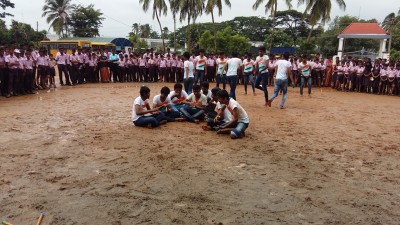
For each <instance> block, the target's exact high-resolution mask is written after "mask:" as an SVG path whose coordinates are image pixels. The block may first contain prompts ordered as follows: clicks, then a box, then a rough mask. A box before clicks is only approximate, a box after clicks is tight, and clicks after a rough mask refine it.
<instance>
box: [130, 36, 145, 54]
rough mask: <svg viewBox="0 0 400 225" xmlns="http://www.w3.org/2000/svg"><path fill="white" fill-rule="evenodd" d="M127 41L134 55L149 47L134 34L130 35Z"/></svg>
mask: <svg viewBox="0 0 400 225" xmlns="http://www.w3.org/2000/svg"><path fill="white" fill-rule="evenodd" d="M129 41H131V42H132V44H133V47H134V49H135V52H136V53H143V52H145V51H146V49H147V48H148V47H149V45H148V44H147V42H146V41H145V40H144V39H142V38H140V37H139V36H138V35H135V34H131V35H130V36H129Z"/></svg>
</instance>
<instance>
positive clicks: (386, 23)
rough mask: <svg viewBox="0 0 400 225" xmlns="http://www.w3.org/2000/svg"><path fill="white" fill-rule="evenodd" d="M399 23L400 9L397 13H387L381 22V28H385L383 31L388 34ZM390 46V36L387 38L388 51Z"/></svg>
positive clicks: (391, 32)
mask: <svg viewBox="0 0 400 225" xmlns="http://www.w3.org/2000/svg"><path fill="white" fill-rule="evenodd" d="M399 24H400V10H399V11H398V12H397V15H396V14H395V13H390V14H389V15H387V16H386V17H385V19H384V20H383V22H382V26H383V29H385V31H386V32H388V33H389V34H390V35H392V34H393V31H394V29H395V28H396V27H397V25H399ZM391 48H392V38H390V39H389V47H388V50H389V52H390V49H391Z"/></svg>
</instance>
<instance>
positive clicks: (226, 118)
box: [216, 102, 232, 123]
mask: <svg viewBox="0 0 400 225" xmlns="http://www.w3.org/2000/svg"><path fill="white" fill-rule="evenodd" d="M216 108H217V109H218V110H220V109H221V108H222V105H221V103H219V102H217V106H216ZM231 120H232V113H231V112H230V111H229V110H228V108H225V109H224V118H223V119H222V121H224V123H229V121H231Z"/></svg>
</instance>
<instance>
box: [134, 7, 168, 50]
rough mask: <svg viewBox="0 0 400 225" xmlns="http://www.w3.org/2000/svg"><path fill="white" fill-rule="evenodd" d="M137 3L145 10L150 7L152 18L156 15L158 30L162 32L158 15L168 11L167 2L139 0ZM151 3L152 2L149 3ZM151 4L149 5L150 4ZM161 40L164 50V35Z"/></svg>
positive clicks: (165, 13)
mask: <svg viewBox="0 0 400 225" xmlns="http://www.w3.org/2000/svg"><path fill="white" fill-rule="evenodd" d="M139 3H141V4H142V7H143V11H145V12H147V10H149V8H150V7H151V8H152V9H153V19H154V18H155V17H156V18H157V21H158V25H159V26H160V32H161V34H162V27H161V22H160V17H159V16H160V15H161V14H163V15H164V16H166V15H167V12H168V7H167V4H166V3H165V1H164V0H153V1H151V0H139ZM151 3H153V4H152V5H151ZM150 5H151V6H150ZM161 38H162V41H163V49H164V52H165V42H164V37H161Z"/></svg>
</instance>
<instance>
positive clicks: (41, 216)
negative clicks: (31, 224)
mask: <svg viewBox="0 0 400 225" xmlns="http://www.w3.org/2000/svg"><path fill="white" fill-rule="evenodd" d="M43 217H44V213H42V212H40V216H39V219H38V221H37V223H36V225H40V224H42V221H43Z"/></svg>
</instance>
